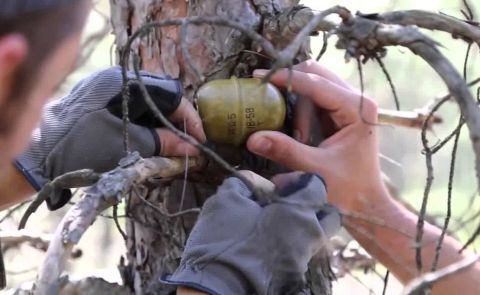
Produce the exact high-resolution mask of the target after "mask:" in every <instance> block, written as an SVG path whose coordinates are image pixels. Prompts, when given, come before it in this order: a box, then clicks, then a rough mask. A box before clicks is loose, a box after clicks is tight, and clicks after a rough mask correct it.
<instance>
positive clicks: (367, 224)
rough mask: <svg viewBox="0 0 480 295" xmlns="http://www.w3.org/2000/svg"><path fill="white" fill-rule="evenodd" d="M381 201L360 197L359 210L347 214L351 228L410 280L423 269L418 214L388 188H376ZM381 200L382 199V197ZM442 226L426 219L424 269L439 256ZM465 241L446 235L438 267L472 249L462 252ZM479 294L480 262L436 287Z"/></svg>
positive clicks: (438, 290)
mask: <svg viewBox="0 0 480 295" xmlns="http://www.w3.org/2000/svg"><path fill="white" fill-rule="evenodd" d="M373 194H374V195H375V199H376V200H377V201H375V202H373V201H370V202H369V199H370V198H365V199H364V201H361V202H360V201H359V204H358V206H357V207H356V208H355V212H352V213H351V214H349V213H348V212H347V214H346V215H347V217H346V218H345V223H346V227H347V229H348V230H349V232H350V233H351V234H352V235H353V236H354V237H355V238H356V239H357V240H358V241H359V242H360V243H361V244H362V246H363V247H364V248H365V249H366V250H367V251H368V252H370V253H371V254H372V255H373V256H374V257H375V258H377V259H378V260H379V261H380V262H381V263H383V264H384V265H385V266H386V267H387V268H388V269H390V270H391V271H392V272H393V273H394V274H395V275H396V276H397V277H398V278H399V279H400V280H401V281H402V282H404V283H406V282H408V281H410V280H412V279H413V278H415V277H416V276H418V274H419V272H418V271H417V268H416V262H415V235H416V226H417V219H418V217H417V216H415V214H413V213H411V212H410V211H408V210H407V209H405V208H404V207H403V206H402V205H400V204H399V203H397V202H396V201H394V200H393V199H392V198H390V196H389V195H388V192H387V191H386V189H383V188H382V189H378V190H377V191H375V192H373ZM378 200H381V201H378ZM440 234H441V230H440V229H438V228H437V227H435V226H433V225H431V224H428V223H425V226H424V235H423V239H422V264H423V269H422V270H423V271H430V270H431V267H432V263H433V261H434V259H435V248H436V243H437V241H438V238H439V237H440ZM460 249H461V244H460V243H458V242H457V241H456V240H455V239H453V238H451V237H448V236H446V237H445V239H444V242H443V246H442V250H441V252H440V259H439V261H438V266H437V269H438V268H441V267H444V266H447V265H449V264H452V263H454V262H456V261H459V260H461V259H463V258H465V257H466V256H468V255H473V254H472V253H470V252H468V251H465V252H464V253H463V254H460V253H459V250H460ZM458 290H463V293H464V294H476V293H478V292H479V290H480V264H478V263H477V264H476V265H474V266H473V267H472V268H470V269H469V270H467V271H465V272H462V273H460V274H458V275H455V276H452V277H451V278H449V279H446V280H444V281H441V282H439V283H438V284H436V285H435V286H434V288H433V291H434V294H454V293H456V291H458Z"/></svg>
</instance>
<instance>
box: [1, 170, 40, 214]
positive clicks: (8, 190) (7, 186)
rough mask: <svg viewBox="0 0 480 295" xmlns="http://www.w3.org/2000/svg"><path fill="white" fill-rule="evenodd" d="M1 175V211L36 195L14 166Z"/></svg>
mask: <svg viewBox="0 0 480 295" xmlns="http://www.w3.org/2000/svg"><path fill="white" fill-rule="evenodd" d="M5 169H6V171H4V172H3V173H2V174H1V175H0V210H3V209H5V208H7V207H9V206H12V205H14V204H16V203H19V202H21V201H23V200H25V199H27V198H28V197H30V196H32V195H33V194H35V190H34V189H33V188H32V186H31V185H30V183H28V181H27V180H26V179H25V177H24V176H23V175H22V174H21V173H20V172H19V171H18V170H17V168H15V167H14V166H13V165H9V166H8V167H7V168H5Z"/></svg>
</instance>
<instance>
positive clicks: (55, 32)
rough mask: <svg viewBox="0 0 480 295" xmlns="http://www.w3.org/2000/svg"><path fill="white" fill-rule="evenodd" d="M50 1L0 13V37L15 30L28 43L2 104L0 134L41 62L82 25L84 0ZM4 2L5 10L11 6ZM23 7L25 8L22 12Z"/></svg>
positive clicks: (6, 129)
mask: <svg viewBox="0 0 480 295" xmlns="http://www.w3.org/2000/svg"><path fill="white" fill-rule="evenodd" d="M15 1H18V2H24V1H25V0H15ZM35 1H41V0H35ZM35 1H34V2H32V3H35ZM2 2H3V0H1V1H0V10H2V6H3V5H4V4H3V3H2ZM26 2H29V1H26ZM54 2H55V1H50V3H49V5H46V7H43V8H40V9H31V10H28V9H25V7H27V8H28V3H25V4H23V5H22V4H18V5H17V6H18V7H21V8H22V9H20V10H21V11H19V12H18V13H15V11H13V12H12V11H11V12H10V13H9V14H6V15H2V14H1V13H0V38H1V37H3V36H5V35H7V34H11V33H19V34H21V35H23V36H24V37H25V38H26V40H27V42H28V46H29V51H28V55H27V57H26V59H25V61H24V62H23V63H22V64H21V65H20V66H19V68H18V70H17V71H16V73H15V79H14V82H13V86H12V88H11V90H10V93H9V98H8V100H7V102H6V104H5V105H4V107H3V108H2V109H3V111H2V114H1V115H0V134H1V133H3V132H6V131H8V129H9V128H8V126H9V125H10V124H9V121H10V120H11V118H12V117H11V116H12V115H15V113H16V112H17V111H18V108H19V106H20V105H21V102H22V101H23V100H24V99H26V98H27V97H28V94H29V92H30V90H31V89H32V87H33V85H34V84H35V81H36V80H37V78H38V74H39V70H40V68H41V65H42V63H43V62H44V61H45V60H46V59H47V58H48V57H49V56H50V54H51V53H52V52H54V50H55V49H56V48H57V47H58V46H59V45H60V44H61V42H62V41H63V40H64V39H66V38H67V37H68V36H70V35H72V34H76V33H78V32H79V31H81V29H82V26H83V22H84V18H85V14H86V5H87V2H88V1H87V0H71V1H58V4H56V5H55V3H54ZM8 3H9V1H8V0H7V1H6V4H5V5H6V6H7V7H5V10H8V9H9V8H11V7H8V6H9V4H8ZM22 10H23V11H22ZM25 10H26V11H27V12H24V11H25ZM5 112H6V113H7V114H5Z"/></svg>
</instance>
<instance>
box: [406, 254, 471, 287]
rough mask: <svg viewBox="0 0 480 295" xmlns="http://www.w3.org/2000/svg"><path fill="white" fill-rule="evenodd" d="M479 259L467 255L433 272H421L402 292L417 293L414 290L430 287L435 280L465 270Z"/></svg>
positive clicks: (437, 280)
mask: <svg viewBox="0 0 480 295" xmlns="http://www.w3.org/2000/svg"><path fill="white" fill-rule="evenodd" d="M479 259H480V257H478V256H471V257H467V258H464V259H462V260H460V261H458V262H455V263H453V264H450V265H449V266H446V267H444V268H441V269H439V270H437V271H435V272H429V273H426V274H423V275H421V276H420V277H418V278H415V279H414V280H412V281H411V282H410V283H408V284H407V285H406V286H405V288H404V289H403V292H402V294H405V295H407V294H418V293H415V292H417V291H420V290H423V289H426V288H430V287H431V286H432V285H434V284H435V283H436V282H439V281H440V280H444V279H446V278H447V277H450V276H452V275H455V274H457V273H459V272H462V271H465V270H466V269H468V268H470V267H472V266H473V265H474V264H475V263H477V262H478V261H479Z"/></svg>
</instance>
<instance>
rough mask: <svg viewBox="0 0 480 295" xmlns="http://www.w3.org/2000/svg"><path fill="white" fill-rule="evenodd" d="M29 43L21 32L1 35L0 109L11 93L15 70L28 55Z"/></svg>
mask: <svg viewBox="0 0 480 295" xmlns="http://www.w3.org/2000/svg"><path fill="white" fill-rule="evenodd" d="M27 53H28V43H27V40H26V39H25V37H23V36H22V35H20V34H8V35H6V36H3V37H0V109H1V108H2V106H4V105H5V103H6V100H7V98H8V97H9V96H10V95H11V93H10V92H11V90H12V87H13V85H14V82H15V81H14V79H15V72H16V71H17V69H18V67H19V66H20V65H21V64H22V62H23V61H24V60H25V58H26V57H27Z"/></svg>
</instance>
